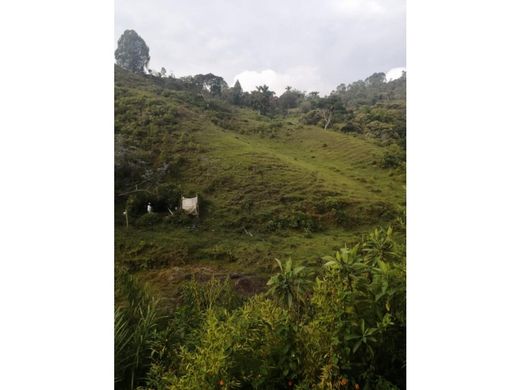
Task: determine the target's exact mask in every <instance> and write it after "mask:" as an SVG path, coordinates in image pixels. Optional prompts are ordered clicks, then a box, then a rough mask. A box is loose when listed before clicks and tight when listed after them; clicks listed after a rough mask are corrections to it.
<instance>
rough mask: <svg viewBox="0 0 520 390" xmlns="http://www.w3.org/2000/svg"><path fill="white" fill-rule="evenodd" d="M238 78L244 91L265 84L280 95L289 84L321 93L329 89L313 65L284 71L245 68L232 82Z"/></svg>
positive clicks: (252, 89)
mask: <svg viewBox="0 0 520 390" xmlns="http://www.w3.org/2000/svg"><path fill="white" fill-rule="evenodd" d="M237 80H239V81H240V85H241V86H242V89H243V90H244V91H254V90H255V89H256V87H257V86H259V85H263V84H267V85H268V86H269V88H270V89H271V90H273V91H275V92H276V94H277V95H278V96H280V95H281V94H282V93H283V92H284V91H285V87H287V86H291V87H293V88H296V89H300V90H306V91H307V92H310V91H319V92H320V93H322V94H325V93H328V92H330V91H328V90H326V89H325V88H324V87H323V84H324V83H323V80H322V79H321V77H320V76H319V71H318V69H317V68H315V67H308V66H300V67H296V68H291V69H288V70H287V71H286V72H283V73H281V72H276V71H274V70H272V69H264V70H261V71H254V70H246V71H243V72H241V73H239V74H237V75H236V76H235V77H234V78H233V84H234V83H235V81H237Z"/></svg>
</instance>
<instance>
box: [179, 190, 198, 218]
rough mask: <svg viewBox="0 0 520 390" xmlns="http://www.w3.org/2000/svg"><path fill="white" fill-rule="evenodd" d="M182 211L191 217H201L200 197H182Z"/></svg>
mask: <svg viewBox="0 0 520 390" xmlns="http://www.w3.org/2000/svg"><path fill="white" fill-rule="evenodd" d="M181 209H182V210H184V211H185V212H186V213H187V214H190V215H197V216H198V215H199V196H198V195H197V196H195V198H185V197H184V196H183V197H182V201H181Z"/></svg>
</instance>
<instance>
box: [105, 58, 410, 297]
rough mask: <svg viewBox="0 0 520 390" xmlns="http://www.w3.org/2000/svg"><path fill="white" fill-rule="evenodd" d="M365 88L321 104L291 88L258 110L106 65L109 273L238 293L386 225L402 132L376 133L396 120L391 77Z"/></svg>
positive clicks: (400, 199)
mask: <svg viewBox="0 0 520 390" xmlns="http://www.w3.org/2000/svg"><path fill="white" fill-rule="evenodd" d="M211 76H213V75H211ZM213 77H216V76H213ZM369 79H370V78H369ZM369 79H367V80H366V82H365V83H363V85H361V84H357V85H356V84H355V83H354V85H353V86H349V87H350V88H346V87H345V86H344V85H343V86H339V87H338V90H337V91H336V92H335V93H334V94H331V95H330V96H329V97H327V98H326V99H325V98H321V99H320V98H319V97H317V96H316V95H312V94H309V95H306V94H303V95H304V96H301V95H302V93H300V92H299V91H296V93H295V95H296V96H297V97H298V99H299V100H298V102H297V103H296V104H285V105H282V104H281V101H282V100H283V99H282V98H283V96H284V95H285V94H284V95H282V96H281V97H280V98H278V100H277V104H278V105H274V106H273V107H275V108H273V109H271V110H265V112H262V111H263V108H264V107H263V106H259V105H258V104H255V103H254V99H253V98H254V93H253V94H251V95H250V96H253V98H251V97H250V99H251V100H253V101H252V102H248V101H247V99H245V98H244V99H243V103H242V104H238V105H237V104H231V101H232V96H231V93H229V92H228V94H227V95H226V91H233V88H229V89H228V88H227V85H225V86H224V87H223V88H225V91H219V93H217V94H215V93H213V92H214V89H212V88H207V89H206V88H204V84H202V85H203V86H202V88H199V89H197V88H193V85H197V82H194V81H193V79H191V80H186V79H184V80H182V79H174V78H172V77H169V78H166V77H157V76H151V75H144V74H135V73H131V72H129V71H126V70H124V69H122V68H120V67H118V66H116V68H115V169H116V171H115V174H116V184H115V205H116V218H115V221H116V229H115V234H116V265H117V266H125V267H127V268H128V269H130V270H131V271H132V272H137V273H138V274H139V275H140V276H141V277H142V278H144V280H148V281H150V282H151V284H152V287H156V288H157V291H158V292H160V293H161V295H162V296H165V297H170V296H173V295H174V293H175V286H174V283H172V282H173V281H174V280H179V279H182V278H185V277H189V275H191V274H194V275H197V276H198V277H199V278H204V277H209V276H210V275H213V274H214V275H222V276H225V275H231V277H233V278H236V279H237V283H236V285H237V288H238V289H239V290H241V291H243V292H244V293H251V292H253V291H256V290H258V289H261V288H262V287H263V285H264V284H265V279H266V275H267V274H269V273H270V271H271V270H272V267H273V265H274V258H281V259H286V258H288V257H292V258H293V259H297V260H299V261H300V262H303V263H305V264H307V265H310V266H314V265H317V264H319V263H320V258H321V256H323V255H324V254H327V253H332V252H333V251H334V250H335V249H338V248H340V247H342V246H343V245H344V244H345V243H349V242H354V241H355V240H357V239H359V237H360V236H361V235H363V234H364V233H366V232H368V231H369V230H370V229H372V228H374V227H376V226H380V225H388V224H394V223H395V220H396V218H398V217H399V216H400V213H401V210H402V208H403V206H404V202H405V190H404V185H405V168H404V162H403V160H404V157H403V156H404V150H403V146H404V143H405V132H404V130H405V127H404V130H402V126H401V127H399V126H397V125H394V124H389V123H390V122H391V121H392V120H395V118H397V119H399V118H401V116H403V115H404V113H405V108H406V106H405V100H404V99H405V95H404V85H405V80H402V79H399V80H395V81H392V82H391V83H384V82H383V83H382V82H381V81H380V80H376V79H371V80H369ZM210 80H214V78H210ZM190 83H191V84H190ZM220 92H222V93H220ZM288 92H292V93H294V91H290V90H289V91H288ZM259 93H260V92H259ZM229 96H231V98H229ZM286 97H290V96H286ZM272 98H273V97H272V96H271V99H272ZM285 100H288V99H285ZM344 101H348V104H345V103H344ZM276 107H278V108H276ZM279 107H282V108H279ZM389 118H390V119H389ZM327 121H328V122H329V123H327V124H326V125H325V126H324V122H327ZM392 123H393V122H392ZM395 123H398V122H395ZM404 126H405V125H404ZM324 127H327V130H324ZM181 194H182V195H184V196H194V195H195V194H197V195H198V196H199V197H200V199H201V216H200V218H198V219H194V218H192V217H188V216H184V215H182V214H181V213H178V212H173V215H171V213H170V211H173V210H174V208H175V207H176V206H177V205H178V204H179V197H180V195H181ZM147 202H151V203H152V205H153V207H154V211H155V213H153V214H146V204H147ZM125 209H126V210H127V211H128V214H129V224H130V226H129V227H128V228H126V227H125V217H124V216H123V211H124V210H125ZM168 209H170V211H169V210H168Z"/></svg>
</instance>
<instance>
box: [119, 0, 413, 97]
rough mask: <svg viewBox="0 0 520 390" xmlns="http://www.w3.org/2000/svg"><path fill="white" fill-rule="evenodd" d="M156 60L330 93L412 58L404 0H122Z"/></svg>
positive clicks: (127, 19) (128, 24)
mask: <svg viewBox="0 0 520 390" xmlns="http://www.w3.org/2000/svg"><path fill="white" fill-rule="evenodd" d="M115 4H116V10H115V13H116V20H115V37H114V38H115V41H114V42H115V43H114V44H115V46H116V45H117V39H118V38H119V36H120V35H121V34H122V33H123V31H124V30H126V29H133V30H135V31H136V32H137V33H138V34H139V35H140V36H141V37H142V38H143V39H144V40H145V41H146V43H147V44H148V47H149V48H150V56H151V61H150V67H151V68H152V69H155V70H160V68H161V67H162V66H164V67H165V68H166V69H167V70H168V72H172V73H173V74H174V75H175V76H176V77H180V76H186V75H194V74H197V73H210V72H211V73H214V74H216V75H219V76H222V77H224V79H225V80H226V81H227V82H228V84H230V86H231V85H232V84H233V83H234V81H235V80H236V79H237V78H238V79H239V80H240V83H241V84H242V87H243V88H244V89H245V90H251V89H254V87H255V86H256V85H260V84H264V83H265V84H267V85H269V86H270V87H271V89H273V90H275V91H276V92H277V93H278V95H279V94H280V93H281V92H282V91H283V90H284V87H285V86H287V85H291V86H293V87H295V88H298V89H301V90H305V91H308V92H310V91H319V92H320V93H321V94H328V93H329V92H330V91H331V90H333V89H335V88H336V86H337V85H338V84H340V83H346V84H348V83H350V82H352V81H356V80H359V79H364V78H366V77H368V76H369V75H371V74H372V73H374V72H388V71H390V70H392V69H393V71H392V72H391V73H392V74H400V71H397V72H396V70H395V69H396V68H404V67H405V66H406V64H405V61H406V48H405V43H406V42H405V34H406V19H405V18H406V7H405V0H262V1H254V0H220V1H216V0H148V1H144V0H116V2H115Z"/></svg>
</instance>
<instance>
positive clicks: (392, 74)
mask: <svg viewBox="0 0 520 390" xmlns="http://www.w3.org/2000/svg"><path fill="white" fill-rule="evenodd" d="M403 71H406V68H402V67H401V68H392V69H390V70H389V71H388V72H386V81H392V80H395V79H398V78H399V77H401V75H402V74H403Z"/></svg>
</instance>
